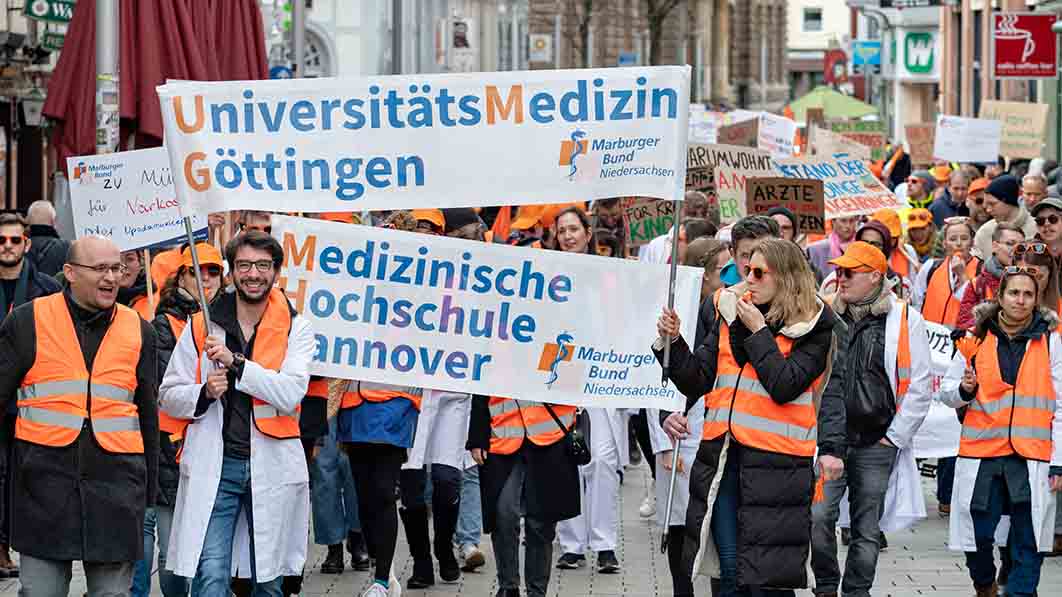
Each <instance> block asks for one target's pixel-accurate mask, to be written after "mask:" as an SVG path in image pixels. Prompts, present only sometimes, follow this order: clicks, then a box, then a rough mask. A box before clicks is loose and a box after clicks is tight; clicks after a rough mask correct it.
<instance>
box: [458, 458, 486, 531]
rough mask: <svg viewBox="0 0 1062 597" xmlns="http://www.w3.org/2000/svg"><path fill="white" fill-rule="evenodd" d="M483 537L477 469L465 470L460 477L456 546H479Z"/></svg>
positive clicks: (474, 467) (475, 467) (473, 467)
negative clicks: (459, 504)
mask: <svg viewBox="0 0 1062 597" xmlns="http://www.w3.org/2000/svg"><path fill="white" fill-rule="evenodd" d="M482 535H483V506H482V503H481V498H480V494H479V467H478V466H472V467H469V468H466V469H465V470H464V473H463V474H462V475H461V506H460V508H459V514H458V518H457V535H456V538H457V545H458V546H460V547H464V546H466V545H476V546H478V545H479V539H480V537H481V536H482Z"/></svg>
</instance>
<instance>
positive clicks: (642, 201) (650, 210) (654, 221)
mask: <svg viewBox="0 0 1062 597" xmlns="http://www.w3.org/2000/svg"><path fill="white" fill-rule="evenodd" d="M623 221H624V222H626V224H627V246H630V247H640V246H642V245H644V244H647V243H648V242H649V241H651V240H653V239H654V238H656V237H658V236H661V235H664V234H667V233H668V231H670V230H671V226H672V225H674V223H675V202H674V201H667V200H664V199H651V198H649V197H637V198H635V199H634V200H633V201H631V202H630V203H628V204H626V205H624V207H623Z"/></svg>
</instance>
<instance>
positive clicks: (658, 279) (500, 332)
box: [273, 216, 702, 410]
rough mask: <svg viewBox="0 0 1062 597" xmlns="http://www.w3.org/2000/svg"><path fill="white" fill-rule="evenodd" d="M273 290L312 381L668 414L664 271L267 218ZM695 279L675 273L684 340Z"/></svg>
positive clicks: (692, 317)
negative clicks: (303, 339) (299, 323)
mask: <svg viewBox="0 0 1062 597" xmlns="http://www.w3.org/2000/svg"><path fill="white" fill-rule="evenodd" d="M273 235H274V236H275V237H276V238H277V239H278V240H279V241H280V243H281V244H282V246H283V247H284V251H285V263H284V268H283V270H282V272H281V273H282V276H283V279H282V280H281V281H280V284H281V287H282V288H284V289H285V290H287V291H288V295H289V297H291V298H292V301H293V303H294V304H295V308H296V309H299V310H301V312H302V314H303V315H304V316H306V317H307V318H308V319H309V321H310V322H311V324H312V326H313V329H314V332H315V335H316V339H317V351H316V354H315V356H314V362H313V364H312V366H311V371H312V372H313V373H315V374H318V375H324V376H328V377H339V378H345V379H359V380H368V381H375V382H381V383H391V384H397V385H409V386H414V387H424V388H433V389H437V390H448V391H455V392H471V393H477V394H487V395H496V396H507V397H515V398H521V399H526V400H538V401H544V402H553V403H559V404H576V405H582V406H597V407H605V408H661V409H665V410H677V409H678V408H680V407H682V406H683V405H684V404H685V397H683V395H682V394H681V393H679V392H678V390H676V389H675V387H674V385H673V384H669V385H668V386H661V384H660V379H661V370H660V366H659V364H658V363H657V361H656V359H655V358H654V356H653V354H652V351H651V349H650V347H651V345H652V343H653V341H654V340H655V339H656V336H657V333H656V323H655V322H656V318H657V316H658V315H659V314H660V310H661V308H662V307H663V306H664V305H665V304H666V300H667V281H668V273H669V270H668V268H667V267H665V266H652V265H647V264H642V263H638V262H635V261H629V260H625V259H611V258H605V257H598V256H596V255H593V256H592V255H576V254H571V253H563V252H559V251H542V250H535V249H527V248H520V247H511V246H508V245H499V244H492V243H479V242H471V241H464V240H458V239H452V238H446V237H438V236H431V235H421V234H413V233H408V232H400V231H395V230H388V229H383V228H369V227H364V226H357V227H352V226H351V225H350V224H340V223H333V222H327V221H323V220H310V219H303V218H292V217H288V216H274V217H273ZM701 274H702V272H701V271H700V270H699V269H696V268H688V267H682V268H679V274H678V280H677V287H676V295H675V302H676V309H677V310H678V312H679V313H680V314H681V317H682V321H683V322H684V328H683V335H684V336H685V337H686V338H693V334H694V328H695V322H696V316H697V307H698V298H699V296H700V285H701Z"/></svg>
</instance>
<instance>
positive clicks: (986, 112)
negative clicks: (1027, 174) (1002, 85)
mask: <svg viewBox="0 0 1062 597" xmlns="http://www.w3.org/2000/svg"><path fill="white" fill-rule="evenodd" d="M1049 109H1050V107H1049V106H1048V105H1047V104H1032V103H1027V102H1001V101H995V100H985V101H983V102H981V118H984V119H987V120H998V121H1000V122H1001V123H1003V132H1002V136H1001V137H1000V140H999V155H1002V156H1006V157H1008V158H1025V159H1032V158H1038V157H1040V156H1041V155H1042V151H1043V147H1044V134H1045V133H1046V132H1047V112H1048V110H1049Z"/></svg>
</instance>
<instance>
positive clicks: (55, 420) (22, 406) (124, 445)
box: [15, 294, 144, 454]
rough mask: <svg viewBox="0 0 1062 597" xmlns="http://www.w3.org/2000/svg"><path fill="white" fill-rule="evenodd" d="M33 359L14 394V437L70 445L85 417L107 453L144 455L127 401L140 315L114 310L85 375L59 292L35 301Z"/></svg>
mask: <svg viewBox="0 0 1062 597" xmlns="http://www.w3.org/2000/svg"><path fill="white" fill-rule="evenodd" d="M33 318H34V328H35V334H36V339H37V346H36V358H35V360H34V362H33V366H32V367H31V368H30V370H29V371H27V372H26V375H25V377H24V378H23V380H22V386H21V387H20V388H19V390H18V412H19V416H18V419H17V420H16V422H15V437H17V438H18V439H20V440H23V441H27V442H31V443H35V444H39V445H42V446H52V447H63V446H69V445H70V444H72V443H74V441H76V440H77V438H78V436H79V435H80V434H81V429H82V428H83V427H84V425H85V419H86V417H87V418H88V419H89V422H90V425H91V428H92V434H93V437H95V439H96V442H97V443H98V444H99V445H100V447H101V448H103V449H104V450H105V451H107V452H113V453H120V454H143V453H144V439H143V437H142V436H141V435H140V418H139V413H138V410H137V407H136V404H135V403H134V402H133V397H134V396H135V393H136V386H137V381H136V368H137V365H138V363H139V362H140V348H141V341H142V338H141V335H140V316H139V315H137V314H136V312H134V311H133V310H132V309H129V308H128V307H124V306H122V305H116V306H115V308H114V314H113V317H112V319H111V322H110V324H109V327H108V328H107V332H106V333H105V334H104V336H103V340H102V341H101V342H100V346H99V349H98V350H97V351H96V358H95V359H94V361H93V364H92V373H91V374H90V373H89V371H88V369H87V367H86V365H85V356H84V354H82V353H81V349H80V347H81V344H80V342H79V341H78V338H77V332H76V331H75V330H74V322H73V320H72V319H71V317H70V310H69V308H68V307H67V304H66V297H65V296H64V295H63V294H53V295H50V296H47V297H44V298H40V299H37V300H35V301H33Z"/></svg>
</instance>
